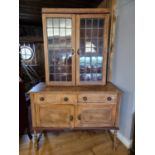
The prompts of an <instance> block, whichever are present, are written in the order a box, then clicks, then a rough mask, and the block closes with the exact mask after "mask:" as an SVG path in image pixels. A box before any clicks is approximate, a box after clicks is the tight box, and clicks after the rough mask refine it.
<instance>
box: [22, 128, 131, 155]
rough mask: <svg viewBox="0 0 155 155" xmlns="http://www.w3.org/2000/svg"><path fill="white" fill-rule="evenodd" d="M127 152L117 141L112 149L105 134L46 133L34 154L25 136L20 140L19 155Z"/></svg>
mask: <svg viewBox="0 0 155 155" xmlns="http://www.w3.org/2000/svg"><path fill="white" fill-rule="evenodd" d="M128 153H129V151H128V150H127V149H126V148H125V146H124V145H123V144H122V143H121V142H120V141H119V140H118V146H117V150H116V151H113V149H112V139H111V135H110V134H108V133H106V132H92V131H89V132H87V131H78V132H69V131H66V132H53V133H52V132H48V133H47V136H46V137H44V136H43V137H42V139H41V141H40V146H39V150H38V151H37V152H35V149H34V146H33V143H32V142H31V141H29V139H28V137H27V135H26V136H22V137H21V138H20V144H19V154H20V155H34V154H38V155H128Z"/></svg>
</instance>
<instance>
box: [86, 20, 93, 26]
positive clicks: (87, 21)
mask: <svg viewBox="0 0 155 155" xmlns="http://www.w3.org/2000/svg"><path fill="white" fill-rule="evenodd" d="M91 27H92V19H86V28H91Z"/></svg>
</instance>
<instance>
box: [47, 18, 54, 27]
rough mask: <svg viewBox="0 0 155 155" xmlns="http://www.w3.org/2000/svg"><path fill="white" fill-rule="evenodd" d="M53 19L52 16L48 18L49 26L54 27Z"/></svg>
mask: <svg viewBox="0 0 155 155" xmlns="http://www.w3.org/2000/svg"><path fill="white" fill-rule="evenodd" d="M52 20H53V19H52V18H48V19H47V27H53V24H52Z"/></svg>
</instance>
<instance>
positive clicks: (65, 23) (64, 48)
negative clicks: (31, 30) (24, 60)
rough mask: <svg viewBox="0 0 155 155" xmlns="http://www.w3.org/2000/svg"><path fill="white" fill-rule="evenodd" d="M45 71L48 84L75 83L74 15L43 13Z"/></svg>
mask: <svg viewBox="0 0 155 155" xmlns="http://www.w3.org/2000/svg"><path fill="white" fill-rule="evenodd" d="M43 31H44V50H45V70H46V71H45V72H46V83H47V84H48V85H75V52H74V51H75V15H61V14H44V15H43Z"/></svg>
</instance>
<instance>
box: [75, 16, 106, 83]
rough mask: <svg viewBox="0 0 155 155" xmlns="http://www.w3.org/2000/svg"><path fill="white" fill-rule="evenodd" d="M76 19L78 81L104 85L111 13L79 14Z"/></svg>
mask: <svg viewBox="0 0 155 155" xmlns="http://www.w3.org/2000/svg"><path fill="white" fill-rule="evenodd" d="M76 21H77V23H76V24H77V25H76V26H77V27H76V47H77V56H76V83H77V85H91V84H92V85H95V84H99V85H104V84H105V83H106V63H107V62H106V60H107V46H108V39H107V38H108V22H109V15H100V14H98V15H77V17H76Z"/></svg>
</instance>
